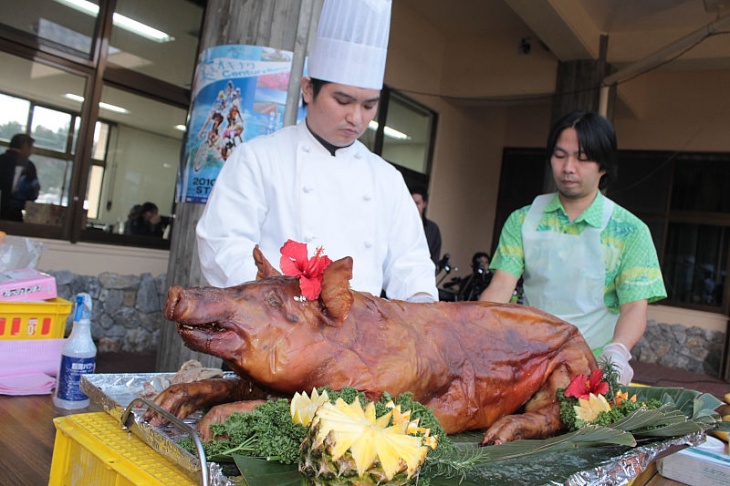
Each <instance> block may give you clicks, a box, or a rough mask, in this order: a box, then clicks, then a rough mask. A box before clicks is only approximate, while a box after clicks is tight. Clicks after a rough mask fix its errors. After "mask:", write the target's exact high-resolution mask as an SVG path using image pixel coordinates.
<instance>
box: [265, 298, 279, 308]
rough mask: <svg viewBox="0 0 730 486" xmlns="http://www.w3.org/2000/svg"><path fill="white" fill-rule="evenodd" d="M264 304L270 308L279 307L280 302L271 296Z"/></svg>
mask: <svg viewBox="0 0 730 486" xmlns="http://www.w3.org/2000/svg"><path fill="white" fill-rule="evenodd" d="M266 303H267V304H269V306H271V307H279V306H280V305H281V301H280V300H279V299H277V298H276V297H273V296H270V297H268V298H267V299H266Z"/></svg>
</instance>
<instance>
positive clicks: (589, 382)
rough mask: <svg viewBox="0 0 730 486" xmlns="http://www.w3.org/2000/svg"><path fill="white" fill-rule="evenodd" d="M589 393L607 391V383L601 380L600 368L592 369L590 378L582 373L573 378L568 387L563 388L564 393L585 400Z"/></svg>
mask: <svg viewBox="0 0 730 486" xmlns="http://www.w3.org/2000/svg"><path fill="white" fill-rule="evenodd" d="M591 393H593V394H594V395H605V394H606V393H608V383H607V382H605V381H603V371H601V369H600V368H596V369H595V370H593V372H592V373H591V377H590V378H586V375H584V374H583V373H581V374H580V375H578V376H576V377H575V378H573V379H572V380H571V382H570V385H568V388H566V389H565V392H564V395H565V396H566V397H573V398H582V399H584V400H585V399H587V398H588V396H589V395H590V394H591Z"/></svg>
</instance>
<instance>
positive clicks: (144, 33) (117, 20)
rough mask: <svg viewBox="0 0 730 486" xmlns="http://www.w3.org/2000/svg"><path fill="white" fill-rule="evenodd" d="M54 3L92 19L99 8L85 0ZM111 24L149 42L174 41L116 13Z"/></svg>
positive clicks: (59, 0)
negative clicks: (89, 16)
mask: <svg viewBox="0 0 730 486" xmlns="http://www.w3.org/2000/svg"><path fill="white" fill-rule="evenodd" d="M56 2H58V3H61V4H63V5H66V6H67V7H70V8H72V9H74V10H78V11H79V12H83V13H85V14H87V15H91V16H93V17H96V16H97V15H99V6H98V5H95V4H93V3H91V2H88V1H87V0H56ZM112 23H113V24H114V25H116V26H117V27H119V28H120V29H124V30H127V31H129V32H132V33H133V34H137V35H139V36H141V37H144V38H145V39H149V40H151V41H155V42H170V41H173V40H175V38H174V37H172V36H171V35H168V34H166V33H165V32H162V31H161V30H157V29H155V28H154V27H150V26H149V25H146V24H143V23H142V22H138V21H136V20H134V19H130V18H129V17H127V16H124V15H122V14H118V13H116V12H115V13H114V15H113V17H112Z"/></svg>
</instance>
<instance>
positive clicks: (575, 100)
mask: <svg viewBox="0 0 730 486" xmlns="http://www.w3.org/2000/svg"><path fill="white" fill-rule="evenodd" d="M607 50H608V36H606V35H602V36H601V39H600V50H599V58H598V59H597V60H578V61H565V62H561V63H559V64H558V73H557V81H556V83H557V85H556V88H555V95H554V97H553V103H552V112H551V117H550V123H551V125H552V124H553V123H555V122H556V121H558V120H559V119H560V118H562V117H563V116H565V115H567V114H568V113H570V112H572V111H575V110H583V111H593V112H597V113H598V112H599V111H600V110H599V108H600V102H601V88H602V86H603V80H604V78H605V77H606V76H607V75H608V74H610V66H609V65H608V63H607V62H606V52H607ZM615 94H616V86H615V85H614V86H611V87H610V88H609V91H608V99H607V100H606V103H607V107H608V109H607V114H606V118H608V119H609V120H611V119H612V118H613V106H614V102H615V98H616V96H615ZM545 170H546V172H545V178H544V184H543V188H544V191H545V192H553V191H555V190H556V188H555V182H554V181H553V176H552V172H551V170H550V167H549V166H546V168H545Z"/></svg>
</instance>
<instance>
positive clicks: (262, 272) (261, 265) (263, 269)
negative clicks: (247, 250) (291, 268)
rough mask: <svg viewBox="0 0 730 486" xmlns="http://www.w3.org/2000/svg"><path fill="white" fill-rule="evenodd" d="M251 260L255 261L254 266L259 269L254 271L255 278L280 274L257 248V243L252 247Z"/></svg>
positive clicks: (259, 278)
mask: <svg viewBox="0 0 730 486" xmlns="http://www.w3.org/2000/svg"><path fill="white" fill-rule="evenodd" d="M253 261H254V262H256V268H258V269H259V271H258V272H256V280H261V279H263V278H270V277H278V276H279V275H281V272H280V271H278V270H277V269H275V268H274V267H273V266H272V265H271V263H269V261H268V260H267V259H266V257H265V256H264V253H263V252H262V251H261V250H260V249H259V245H256V246H254V247H253Z"/></svg>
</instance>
